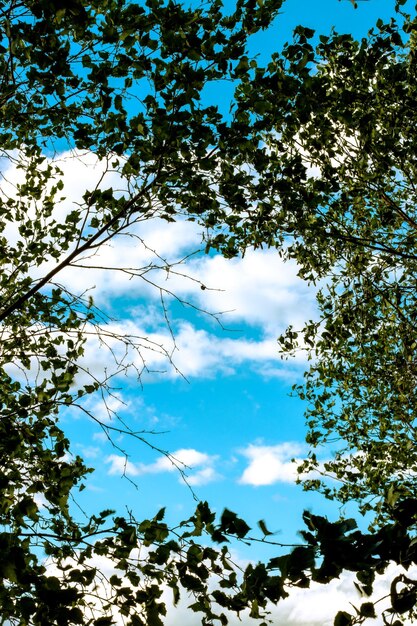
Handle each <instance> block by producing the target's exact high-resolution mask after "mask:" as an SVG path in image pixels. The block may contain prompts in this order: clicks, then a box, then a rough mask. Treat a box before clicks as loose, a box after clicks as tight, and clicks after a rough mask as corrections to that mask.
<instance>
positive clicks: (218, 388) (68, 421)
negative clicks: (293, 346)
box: [60, 0, 394, 625]
mask: <svg viewBox="0 0 417 626" xmlns="http://www.w3.org/2000/svg"><path fill="white" fill-rule="evenodd" d="M393 5H394V2H393V0H369V2H360V3H359V8H358V9H357V10H354V9H353V7H352V5H351V3H350V2H349V1H348V0H342V1H341V2H338V1H337V0H317V1H315V2H314V1H311V0H310V1H304V0H287V2H285V4H284V6H283V8H282V14H281V15H280V16H279V17H278V19H277V20H276V23H275V24H274V26H273V27H272V28H271V29H270V30H269V31H268V32H267V33H262V34H259V35H257V36H256V37H254V38H253V41H252V43H251V53H252V54H259V57H260V60H261V61H262V60H264V59H266V58H267V56H268V55H269V54H270V53H272V52H273V51H275V50H277V49H279V48H280V46H281V45H282V44H283V42H284V41H286V40H289V39H290V38H291V33H292V30H293V28H294V27H295V26H296V25H297V24H299V23H302V24H303V25H305V26H308V27H310V28H314V29H316V30H317V31H318V32H319V33H324V34H326V33H328V32H329V30H330V29H331V27H332V26H334V27H335V28H336V30H338V31H340V32H352V33H354V34H355V35H356V36H358V37H360V36H364V35H365V34H366V32H367V30H368V29H369V27H371V26H372V25H373V24H374V22H375V21H376V19H377V18H378V17H382V18H387V17H388V16H390V15H392V14H393ZM218 97H219V99H221V98H222V97H223V95H222V94H218ZM63 157H65V160H64V161H63V164H62V169H63V172H64V184H65V188H64V193H65V195H66V197H67V198H68V199H70V200H71V201H75V200H76V199H77V198H81V197H82V195H83V193H84V191H85V189H86V188H87V187H88V186H90V187H91V180H92V176H93V175H94V176H96V177H97V178H98V177H99V175H100V166H99V164H97V162H96V160H95V158H94V157H93V156H92V155H86V156H84V157H83V159H81V160H79V159H74V158H69V155H63ZM111 176H112V174H110V177H111ZM111 182H112V181H110V183H111ZM113 182H114V181H113ZM116 183H117V180H116ZM105 186H107V187H108V186H110V184H108V180H107V181H106V184H105ZM135 234H136V235H137V237H140V240H139V239H123V238H120V239H119V240H115V241H114V242H113V243H112V244H111V245H110V246H107V247H106V248H105V249H104V250H102V251H101V252H100V253H99V254H98V255H97V257H96V259H95V265H99V264H100V263H101V264H103V266H104V265H106V266H109V265H111V266H113V267H119V268H123V267H143V268H144V267H147V266H148V264H149V263H155V264H157V265H158V264H159V265H160V266H161V265H162V266H164V265H165V263H164V262H163V263H161V260H160V259H159V258H158V257H157V256H156V255H155V254H154V253H153V252H152V250H155V251H157V252H158V254H159V255H160V256H161V257H163V259H166V260H167V261H168V262H170V263H171V264H173V265H172V270H171V271H170V272H169V273H167V272H166V271H165V270H164V269H163V267H162V269H159V270H158V269H155V270H154V271H153V272H151V273H146V274H145V275H144V277H145V278H146V280H147V281H151V282H152V283H154V284H153V285H152V284H150V282H146V281H145V280H144V279H143V277H140V276H138V277H135V278H133V279H132V280H130V279H129V276H127V275H126V274H125V273H123V272H120V271H117V270H115V271H112V272H107V271H104V270H87V269H85V270H80V269H78V268H76V269H70V270H68V271H66V273H65V274H63V275H62V276H61V277H60V280H61V282H64V283H65V284H66V285H67V286H68V287H69V288H70V289H72V290H73V291H77V292H82V291H84V290H87V289H90V290H91V294H92V295H93V297H94V299H95V303H96V304H97V306H98V307H100V308H101V309H102V310H103V311H104V312H106V313H107V314H109V315H110V316H112V318H113V319H112V320H111V321H110V322H109V328H110V330H111V331H112V332H118V333H121V334H122V333H126V332H127V333H130V334H132V335H135V336H141V337H143V341H142V344H143V350H142V354H141V357H139V356H138V355H137V354H134V353H130V354H128V355H127V360H128V361H132V362H134V363H135V364H136V366H137V367H139V368H140V367H141V360H140V359H141V358H143V359H144V360H145V362H146V365H147V367H148V368H149V369H150V370H153V373H152V372H151V373H144V375H143V377H142V380H141V384H139V383H138V381H137V379H136V377H135V370H131V371H130V374H128V375H127V376H125V375H121V376H119V377H117V378H115V379H114V381H113V383H114V390H113V396H112V397H110V398H108V400H107V406H105V405H104V404H103V402H101V401H100V399H99V398H98V397H97V398H96V397H94V398H93V397H92V398H90V399H89V400H88V404H87V408H88V409H89V410H91V411H92V412H93V413H95V414H96V415H98V416H99V417H100V419H102V420H103V421H104V422H106V423H108V424H110V425H111V426H113V425H114V426H116V427H117V426H118V425H120V423H119V422H118V420H117V416H119V417H120V418H121V419H122V420H123V421H125V422H126V423H127V424H129V426H130V427H131V428H132V429H133V430H138V431H142V430H143V431H154V433H155V434H151V433H149V434H144V435H143V436H144V437H145V438H146V439H147V440H148V441H149V443H150V444H151V445H152V446H155V447H157V448H159V449H160V450H164V451H168V452H170V453H171V454H173V455H174V456H175V457H176V458H177V459H178V461H179V462H181V461H183V462H184V463H186V464H187V465H188V466H189V467H184V470H185V472H186V474H187V477H188V483H189V486H187V484H186V483H185V482H184V480H183V479H182V477H181V475H180V473H179V472H178V470H176V469H175V468H174V467H173V465H172V463H170V462H169V460H167V459H166V457H164V456H163V455H162V454H161V453H160V452H158V451H156V450H154V449H152V448H151V447H149V446H147V445H146V444H145V443H143V442H140V441H138V440H135V439H132V438H131V437H127V436H122V435H120V436H119V435H118V434H117V433H115V434H114V443H115V445H116V447H114V446H112V445H111V444H110V443H109V442H108V441H107V440H106V437H105V436H104V435H103V432H102V430H101V429H100V428H99V427H98V426H97V424H95V423H94V422H92V421H91V420H89V419H88V418H87V417H84V416H82V415H80V414H74V412H68V413H66V414H65V415H64V416H63V420H64V422H63V423H64V427H65V430H66V432H67V433H68V435H69V437H70V439H71V441H72V442H73V450H74V452H76V453H79V454H81V455H82V456H84V458H85V459H86V461H87V463H89V464H90V465H91V466H93V467H95V472H94V474H93V475H91V476H90V478H89V479H88V482H87V488H86V489H85V491H84V492H83V493H82V494H80V497H79V501H80V503H81V505H82V506H83V507H84V508H85V510H86V511H88V512H96V511H97V510H101V509H104V508H116V509H118V510H119V511H120V512H123V511H125V510H126V506H128V507H129V508H131V509H132V510H133V512H134V513H135V515H136V516H137V518H138V519H141V518H143V517H146V516H149V515H154V514H155V513H156V511H157V510H158V509H159V508H160V507H162V506H166V507H167V516H168V519H169V520H170V521H180V520H182V519H184V518H186V517H188V516H189V515H191V514H192V512H193V508H194V507H195V501H194V497H193V493H194V495H195V496H196V497H198V498H199V499H202V500H208V501H209V503H210V504H211V505H212V507H213V508H214V509H216V510H217V511H219V512H221V510H222V509H223V508H224V507H228V508H230V509H232V510H234V511H236V512H237V513H239V514H240V515H241V516H242V517H244V518H245V519H246V520H247V521H248V522H249V523H250V524H251V525H253V526H256V522H257V520H259V519H265V520H266V522H267V525H268V527H269V528H270V530H272V531H276V532H277V535H276V540H277V541H280V542H283V543H287V542H288V543H291V542H293V541H294V540H295V539H296V531H297V530H298V529H300V528H301V527H302V523H301V513H302V511H303V509H305V508H312V509H313V510H314V511H315V512H317V513H320V514H323V513H325V514H328V515H329V516H332V517H336V516H337V515H338V513H339V508H338V505H336V504H334V503H330V502H327V501H324V500H323V498H322V497H321V496H319V495H318V494H314V493H305V492H304V491H303V490H302V489H301V487H299V486H297V485H296V484H295V477H296V472H295V467H294V464H292V463H291V459H292V458H293V457H295V458H300V459H301V458H303V456H304V455H305V454H306V453H307V447H306V445H305V444H304V435H305V428H304V418H303V411H304V408H305V407H304V406H303V403H302V402H301V401H300V400H299V399H297V398H294V397H290V392H291V386H292V384H294V383H296V382H300V381H301V380H302V373H303V371H304V369H305V368H306V367H307V366H308V363H307V362H306V361H305V357H304V356H303V355H300V356H299V358H297V359H295V360H293V361H290V362H285V361H281V360H280V358H279V355H278V347H277V343H276V338H277V337H278V336H279V334H280V333H282V332H283V331H284V330H285V328H286V327H287V325H289V324H293V325H294V326H295V327H298V328H300V327H301V326H302V324H303V322H306V321H308V320H309V319H311V318H314V316H315V304H314V289H313V288H312V287H309V286H307V285H306V284H305V283H304V282H302V281H301V280H300V279H298V277H297V268H296V266H295V265H293V264H283V263H282V261H281V260H280V259H279V257H278V255H277V254H276V253H275V252H274V251H272V250H258V251H256V252H253V251H249V252H248V254H247V255H246V256H245V258H243V259H241V258H238V259H233V260H229V261H226V260H224V259H222V258H221V257H219V256H205V255H204V254H203V253H197V254H195V255H194V256H192V257H191V258H190V259H188V260H187V261H186V262H184V263H182V262H180V261H181V259H183V258H184V257H185V256H186V255H187V254H189V253H190V252H194V251H196V250H198V249H199V248H200V247H201V236H200V233H199V232H198V229H197V228H196V226H195V225H194V224H191V223H184V222H180V223H178V224H174V225H172V224H167V223H165V222H162V221H152V222H145V223H143V224H141V225H139V227H138V230H137V231H136V233H135ZM201 283H202V284H204V285H205V287H206V289H204V290H202V289H201V288H200V284H201ZM161 293H162V295H163V296H164V305H165V309H164V307H163V306H162V305H161ZM170 293H173V294H175V295H176V296H177V298H179V299H180V300H181V301H182V302H183V303H188V305H187V304H182V303H181V302H179V301H178V300H176V299H175V298H173V297H172V296H170V295H169V294H170ZM190 305H191V306H190ZM203 311H206V313H204V312H203ZM207 312H208V313H212V314H216V315H214V316H213V315H210V314H207ZM219 313H221V315H220V316H219V315H217V314H219ZM167 319H168V320H169V327H168V325H167ZM218 319H219V320H220V321H221V323H222V325H220V324H219V323H218V321H217V320H218ZM222 326H223V327H222ZM110 344H111V345H110V348H112V349H113V352H114V353H115V354H116V357H118V358H120V359H121V358H123V350H124V348H123V346H122V345H121V344H120V343H119V344H117V343H112V342H111V341H110ZM159 345H162V346H164V349H165V350H166V353H167V354H169V355H171V356H172V363H170V362H169V360H168V359H167V358H166V355H164V354H162V353H161V351H160V349H159V348H158V346H159ZM84 366H85V368H87V369H89V370H90V371H91V372H93V373H94V374H95V375H97V376H100V375H103V374H104V372H105V371H106V368H107V369H108V371H111V369H112V367H114V363H113V362H112V357H111V354H110V352H109V350H108V349H106V348H105V347H104V346H100V344H99V342H98V341H97V340H92V341H89V342H88V344H87V349H86V355H85V359H84ZM179 372H180V373H181V374H180V373H179ZM81 379H82V376H81ZM124 452H126V454H127V455H128V457H127V463H126V457H125V455H124ZM330 453H331V451H330V450H326V451H323V457H324V458H325V457H326V455H329V454H330ZM124 471H125V472H126V474H127V476H128V477H129V478H130V479H131V480H132V481H133V482H134V483H135V484H132V482H130V481H129V480H127V479H126V478H124V477H123V476H122V474H123V472H124ZM190 487H191V488H192V490H191V489H190ZM352 511H353V509H352V510H348V511H347V513H350V512H352ZM274 553H275V551H273V550H271V548H268V547H266V546H261V547H259V546H258V547H257V548H256V554H254V552H253V550H252V551H250V550H246V549H245V548H244V547H243V546H242V547H241V548H240V553H239V554H240V556H241V557H242V558H267V557H268V556H271V555H273V554H274ZM300 619H301V620H302V619H305V618H300ZM319 619H321V618H318V620H319ZM291 620H292V621H291ZM285 623H287V622H285ZM301 623H303V622H302V621H297V619H296V618H295V617H294V618H291V619H290V618H289V617H288V624H294V625H295V624H301ZM304 623H305V622H304ZM313 623H314V624H316V623H317V624H318V623H321V622H320V621H317V622H315V621H314V620H313V621H312V622H311V624H313ZM184 624H185V623H184Z"/></svg>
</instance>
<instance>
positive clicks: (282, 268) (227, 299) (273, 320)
mask: <svg viewBox="0 0 417 626" xmlns="http://www.w3.org/2000/svg"><path fill="white" fill-rule="evenodd" d="M187 265H188V268H189V270H188V271H189V273H190V275H191V276H192V277H194V278H195V279H196V280H197V281H201V283H202V284H203V285H204V286H205V287H206V289H205V290H201V288H200V285H199V283H198V282H196V283H193V282H190V281H188V282H182V281H179V280H177V279H176V277H175V276H172V277H171V279H170V280H171V283H172V285H173V289H172V290H173V291H174V292H175V293H179V294H181V295H182V296H186V295H189V294H191V295H193V296H194V297H195V298H196V299H197V301H198V304H199V306H201V307H202V308H204V309H208V310H210V311H216V312H220V311H225V312H227V313H226V314H225V315H224V322H225V324H226V326H228V325H230V323H233V325H234V324H235V323H237V322H245V323H247V324H251V325H254V326H257V327H259V328H261V329H262V330H263V332H264V333H265V334H266V335H271V334H272V335H274V336H276V335H277V334H278V333H279V332H281V331H282V330H284V329H285V328H286V327H287V326H288V324H293V325H294V326H296V327H297V326H302V325H303V323H304V322H305V321H307V320H308V319H309V318H311V317H314V315H315V290H314V289H313V288H311V287H309V286H308V285H307V284H306V282H305V281H303V280H301V279H300V278H299V277H298V276H297V272H298V267H297V265H296V263H295V262H294V261H288V262H284V261H283V260H282V259H281V258H280V257H279V255H278V253H277V251H276V250H274V249H267V250H261V249H259V250H248V251H247V252H246V254H245V256H244V257H243V258H240V257H239V258H234V259H225V258H223V257H222V256H221V255H215V256H212V257H207V256H204V257H198V258H195V259H191V260H190V261H189V263H188V264H187Z"/></svg>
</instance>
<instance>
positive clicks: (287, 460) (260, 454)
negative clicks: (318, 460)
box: [239, 442, 305, 486]
mask: <svg viewBox="0 0 417 626" xmlns="http://www.w3.org/2000/svg"><path fill="white" fill-rule="evenodd" d="M304 449H305V446H304V445H302V444H299V443H296V442H286V443H280V444H277V445H276V446H263V445H254V444H250V445H249V446H248V447H247V448H244V449H242V450H240V453H241V454H242V455H243V456H245V457H246V458H247V459H248V460H249V465H248V467H247V468H246V469H245V470H244V472H243V474H242V476H241V477H240V479H239V482H240V483H242V484H245V485H253V486H261V485H272V484H274V483H277V482H282V483H295V481H296V480H297V478H298V477H299V474H298V472H297V465H298V464H299V463H300V460H301V459H297V458H294V457H296V456H297V455H300V454H302V453H303V452H304ZM293 458H294V461H292V459H293Z"/></svg>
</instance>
